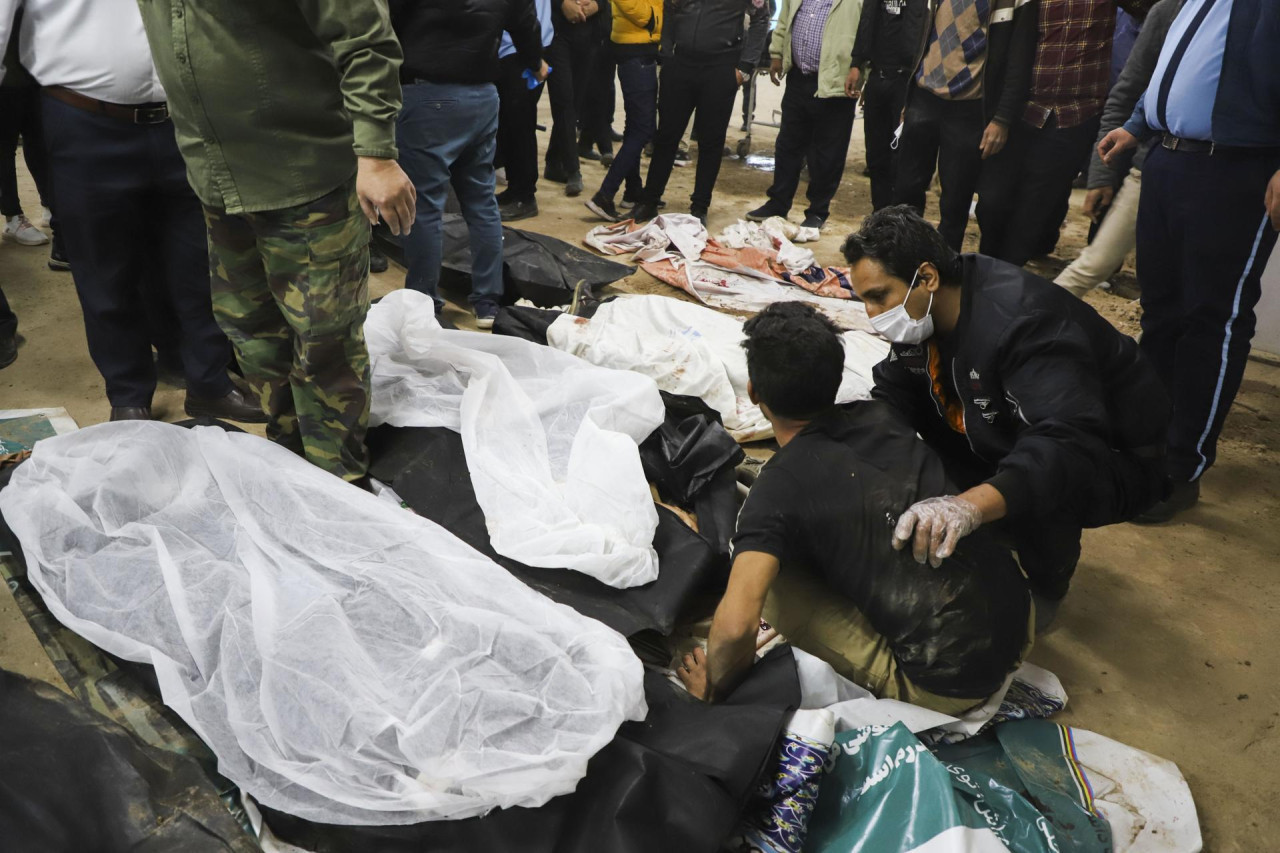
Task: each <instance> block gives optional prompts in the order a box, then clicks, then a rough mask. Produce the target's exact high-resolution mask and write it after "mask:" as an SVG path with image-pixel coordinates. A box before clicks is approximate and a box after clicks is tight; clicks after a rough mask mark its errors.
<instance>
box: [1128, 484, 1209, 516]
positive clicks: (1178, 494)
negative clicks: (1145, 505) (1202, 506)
mask: <svg viewBox="0 0 1280 853" xmlns="http://www.w3.org/2000/svg"><path fill="white" fill-rule="evenodd" d="M1199 502H1200V481H1199V480H1192V481H1191V482H1189V483H1187V482H1181V483H1174V484H1173V492H1172V493H1171V494H1170V495H1169V497H1168V498H1166V499H1164V500H1162V501H1161V502H1160V503H1158V504H1156V505H1155V506H1153V507H1152V508H1151V509H1149V510H1147V511H1146V512H1144V513H1142V514H1141V515H1139V516H1138V517H1137V518H1135V519H1134V520H1133V521H1134V523H1135V524H1164V523H1165V522H1166V521H1172V520H1173V517H1174V516H1175V515H1177V514H1178V513H1180V512H1186V511H1187V510H1189V509H1191V508H1192V507H1193V506H1195V505H1196V504H1197V503H1199Z"/></svg>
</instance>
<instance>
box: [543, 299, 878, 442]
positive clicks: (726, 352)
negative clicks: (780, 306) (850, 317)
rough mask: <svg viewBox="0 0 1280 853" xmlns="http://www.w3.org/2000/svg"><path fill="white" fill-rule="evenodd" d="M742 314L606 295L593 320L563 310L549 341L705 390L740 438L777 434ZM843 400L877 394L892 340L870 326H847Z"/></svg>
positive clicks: (687, 390)
mask: <svg viewBox="0 0 1280 853" xmlns="http://www.w3.org/2000/svg"><path fill="white" fill-rule="evenodd" d="M742 322H743V321H742V320H741V319H740V318H738V317H733V316H730V315H728V314H722V313H720V312H719V311H714V310H712V309H710V308H704V307H703V306H701V305H695V304H693V303H692V302H685V301H683V300H679V299H669V298H667V297H665V296H628V297H619V298H618V299H615V300H613V301H611V302H606V303H604V304H603V305H601V306H600V308H599V310H597V311H596V314H595V316H594V317H592V318H591V320H590V321H585V320H582V319H580V318H577V317H570V316H567V315H566V316H562V317H559V318H557V319H556V321H555V322H553V323H552V324H551V327H550V328H549V329H548V330H547V343H548V344H549V345H550V346H552V347H555V348H557V349H562V350H564V351H566V352H570V353H573V354H574V355H576V356H578V357H580V358H583V359H586V360H587V361H589V362H591V363H592V364H598V365H602V366H604V367H614V368H620V369H622V370H628V371H634V372H637V373H642V374H644V375H646V376H649V377H652V378H653V380H654V381H656V382H657V385H658V387H659V388H661V389H662V390H664V391H667V392H669V393H672V394H687V395H689V396H693V397H700V398H702V400H704V401H705V402H706V404H707V405H708V406H710V407H711V408H713V409H715V410H716V411H717V412H719V413H720V417H721V420H723V421H724V426H725V429H726V430H728V431H729V434H730V435H732V436H733V437H734V438H735V439H737V440H738V441H740V442H744V441H757V440H760V439H765V438H770V437H772V435H773V427H771V426H770V425H769V421H768V420H767V419H766V418H765V416H764V414H763V413H762V412H761V411H760V407H759V406H756V405H755V404H754V403H752V402H751V399H750V398H749V397H748V395H747V356H746V353H745V352H744V351H743V349H742V339H743V334H742ZM842 339H843V341H844V349H845V365H844V378H843V380H842V381H841V383H840V390H839V393H838V394H837V395H836V399H837V400H838V401H839V402H841V403H847V402H849V401H851V400H865V399H868V398H869V397H870V396H871V387H872V385H873V382H872V377H871V369H872V368H873V367H874V366H875V365H876V364H877V363H879V362H880V361H881V360H882V359H884V357H885V356H886V355H887V354H888V352H889V345H888V344H887V343H886V342H885V341H883V340H881V339H880V338H877V337H874V336H872V335H868V334H866V333H865V332H856V331H853V332H845V333H844V335H843V336H842Z"/></svg>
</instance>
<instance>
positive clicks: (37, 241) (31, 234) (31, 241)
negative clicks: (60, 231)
mask: <svg viewBox="0 0 1280 853" xmlns="http://www.w3.org/2000/svg"><path fill="white" fill-rule="evenodd" d="M4 239H6V240H12V241H13V242H15V243H18V244H20V245H23V246H43V245H44V244H45V243H48V242H49V235H48V234H46V233H44V232H43V231H41V230H40V229H39V228H37V227H35V226H34V225H32V224H31V220H29V219H27V217H25V216H10V217H9V221H8V223H6V224H5V226H4Z"/></svg>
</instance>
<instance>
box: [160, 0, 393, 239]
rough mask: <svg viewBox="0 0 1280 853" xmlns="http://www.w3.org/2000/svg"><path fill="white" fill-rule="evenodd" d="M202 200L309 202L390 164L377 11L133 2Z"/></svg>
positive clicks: (344, 2)
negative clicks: (375, 164) (365, 163)
mask: <svg viewBox="0 0 1280 853" xmlns="http://www.w3.org/2000/svg"><path fill="white" fill-rule="evenodd" d="M138 6H139V7H140V8H141V10H142V21H143V24H144V26H145V27H146V31H147V40H148V41H149V42H150V43H151V52H152V56H153V58H154V60H155V65H156V71H157V73H158V74H159V76H160V81H161V82H162V83H163V84H164V88H165V92H166V93H167V94H168V98H169V112H170V114H171V115H172V116H173V122H174V126H175V127H176V129H177V137H178V147H179V148H180V149H181V150H182V156H183V159H184V160H186V163H187V175H188V178H189V179H190V181H191V186H192V188H193V189H195V191H196V195H198V196H199V197H200V200H201V201H202V202H203V203H204V204H206V205H207V206H209V207H212V208H215V209H218V210H225V211H226V212H227V213H232V214H237V213H253V212H260V211H265V210H279V209H281V208H286V207H293V206H295V205H299V204H305V203H306V202H309V201H314V200H315V199H317V198H320V197H321V196H323V195H325V194H326V193H328V192H330V191H332V190H334V189H335V188H337V187H338V186H340V185H342V184H343V183H344V182H345V181H347V180H349V179H350V178H351V177H352V175H354V174H355V171H356V156H357V155H359V156H367V157H387V158H394V157H395V156H396V147H395V122H396V114H397V113H398V112H399V110H400V78H399V69H400V61H401V58H402V56H401V51H400V44H399V42H398V41H396V37H395V33H394V32H393V31H392V29H391V21H390V18H389V16H388V14H387V8H386V2H385V0H138Z"/></svg>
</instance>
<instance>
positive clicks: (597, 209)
mask: <svg viewBox="0 0 1280 853" xmlns="http://www.w3.org/2000/svg"><path fill="white" fill-rule="evenodd" d="M585 204H586V205H587V210H589V211H591V212H592V213H594V214H595V215H596V216H599V217H600V218H601V219H603V220H605V221H606V222H621V221H622V216H621V215H618V216H610V215H609V213H608V212H607V211H606V210H605V209H604V208H603V207H601V206H600V205H598V204H596V200H595V199H593V198H589V199H587V200H586V202H585Z"/></svg>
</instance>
